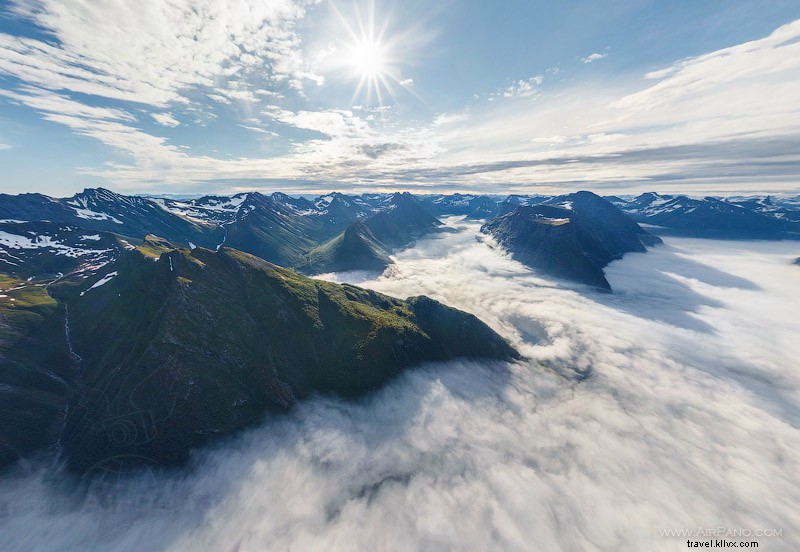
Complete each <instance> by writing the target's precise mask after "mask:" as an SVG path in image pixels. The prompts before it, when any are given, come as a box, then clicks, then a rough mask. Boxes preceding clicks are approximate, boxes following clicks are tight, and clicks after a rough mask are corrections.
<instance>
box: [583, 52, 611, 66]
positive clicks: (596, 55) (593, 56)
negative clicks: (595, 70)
mask: <svg viewBox="0 0 800 552" xmlns="http://www.w3.org/2000/svg"><path fill="white" fill-rule="evenodd" d="M607 57H608V54H601V53H600V52H595V53H593V54H589V55H588V56H586V57H585V58H581V61H582V62H583V63H586V64H589V63H592V62H595V61H598V60H601V59H603V58H607Z"/></svg>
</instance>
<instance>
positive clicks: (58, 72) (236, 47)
mask: <svg viewBox="0 0 800 552" xmlns="http://www.w3.org/2000/svg"><path fill="white" fill-rule="evenodd" d="M304 6H305V2H304V1H302V0H298V1H297V2H295V1H293V0H275V1H272V2H269V3H264V2H258V1H255V0H234V1H233V2H227V3H219V2H216V1H214V0H201V1H200V2H196V1H191V2H190V1H188V0H179V1H177V2H169V3H164V2H156V1H135V2H134V1H124V2H116V3H105V4H92V5H91V6H90V5H87V4H86V3H84V2H80V1H79V0H66V1H58V2H56V1H53V0H16V1H15V2H13V3H12V6H11V7H12V9H13V10H14V11H15V13H16V14H17V15H18V16H21V17H25V18H27V19H30V20H32V21H34V22H35V23H36V24H37V25H39V26H40V27H41V28H43V29H45V30H46V31H47V32H49V33H50V34H52V36H53V37H54V38H55V39H56V40H57V45H55V44H49V43H45V42H43V41H40V40H36V39H32V38H24V37H15V36H11V35H8V34H3V33H0V73H5V74H7V75H12V76H15V77H17V78H19V79H20V80H22V81H25V82H28V83H29V84H34V85H37V86H40V87H43V88H51V89H53V90H59V89H63V90H69V91H72V92H80V93H85V94H91V95H96V96H103V97H106V98H111V99H115V100H126V101H131V102H137V103H146V104H150V105H153V106H157V107H164V106H165V105H167V104H168V103H170V102H185V101H187V100H186V98H185V97H184V95H183V94H184V93H185V92H186V91H188V90H190V89H192V88H195V87H209V86H214V85H215V84H216V83H217V81H218V80H219V79H220V78H224V77H225V76H226V75H227V76H229V75H233V74H236V73H241V72H248V71H259V72H263V71H267V74H268V75H269V77H270V78H272V79H274V80H278V81H280V80H285V79H287V78H289V76H290V75H293V74H294V73H296V72H302V71H303V70H304V66H303V62H302V58H301V57H300V55H299V53H298V52H297V50H296V48H295V46H296V45H297V43H298V40H299V39H298V37H297V36H296V34H295V32H294V30H293V25H294V22H295V21H296V20H297V19H298V18H300V17H301V16H302V15H303V13H304Z"/></svg>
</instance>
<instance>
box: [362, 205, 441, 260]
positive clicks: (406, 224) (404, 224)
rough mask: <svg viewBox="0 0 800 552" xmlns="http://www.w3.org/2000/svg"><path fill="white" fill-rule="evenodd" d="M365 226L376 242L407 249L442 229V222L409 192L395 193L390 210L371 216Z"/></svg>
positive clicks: (389, 206)
mask: <svg viewBox="0 0 800 552" xmlns="http://www.w3.org/2000/svg"><path fill="white" fill-rule="evenodd" d="M364 224H365V225H366V226H367V228H369V230H370V232H372V235H373V236H375V239H377V240H378V241H379V242H380V243H382V244H384V245H385V246H387V247H389V248H401V247H406V246H408V245H410V244H411V243H413V242H414V241H415V240H416V239H417V238H420V237H422V236H424V235H425V234H428V233H430V232H433V231H435V230H437V229H438V228H441V226H442V223H441V222H439V219H437V218H436V217H434V216H433V215H431V214H430V213H428V211H426V210H425V208H424V207H423V206H422V204H421V203H420V202H419V201H418V200H417V199H416V198H415V197H414V196H412V195H411V194H410V193H408V192H403V193H399V192H398V193H395V194H393V195H392V196H391V198H390V199H389V201H388V209H387V210H384V211H380V212H378V213H376V214H375V215H373V216H371V217H369V218H368V219H366V220H365V221H364Z"/></svg>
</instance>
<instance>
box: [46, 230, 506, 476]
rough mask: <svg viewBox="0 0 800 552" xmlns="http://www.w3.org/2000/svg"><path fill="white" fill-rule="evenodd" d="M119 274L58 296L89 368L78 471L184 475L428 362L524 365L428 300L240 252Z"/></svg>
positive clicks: (75, 449)
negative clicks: (143, 466) (280, 422)
mask: <svg viewBox="0 0 800 552" xmlns="http://www.w3.org/2000/svg"><path fill="white" fill-rule="evenodd" d="M154 261H155V262H154ZM108 268H109V269H110V268H112V267H108ZM113 268H114V270H113V271H109V273H108V274H105V275H102V277H100V278H99V279H97V280H96V281H93V283H92V282H87V281H84V282H79V283H75V282H71V281H69V280H63V281H60V282H59V283H58V284H57V285H54V286H53V290H52V293H53V294H54V296H56V297H58V299H59V300H60V301H61V302H63V304H65V305H67V306H68V308H69V328H70V332H69V335H70V336H71V343H72V347H73V349H74V351H75V357H76V358H79V359H80V364H81V373H82V381H81V385H80V387H79V391H78V397H77V399H76V400H75V401H73V403H72V405H71V407H70V408H69V413H68V415H67V418H66V426H65V430H64V432H63V435H62V437H61V443H62V445H63V449H64V454H65V458H66V460H67V463H68V466H69V467H70V468H71V469H72V470H76V471H78V472H85V471H87V470H90V471H91V470H92V469H93V467H97V466H98V465H101V464H102V463H103V462H104V461H105V460H106V459H108V458H110V457H113V458H114V461H115V462H117V463H119V462H126V463H131V464H137V463H141V462H146V461H150V462H156V463H158V464H162V465H172V464H177V463H181V462H183V461H185V460H186V458H187V455H188V452H189V450H190V449H191V448H192V447H195V446H197V445H199V444H202V443H204V442H206V441H208V440H210V439H212V438H216V437H220V436H223V435H227V434H230V433H232V432H234V431H236V430H238V429H240V428H243V427H246V426H248V425H251V424H253V423H256V422H258V421H259V420H261V418H262V416H263V415H264V413H265V412H269V411H282V410H285V409H286V408H289V407H290V406H291V405H292V404H293V403H294V402H296V401H298V400H301V399H303V398H305V397H308V396H309V395H311V394H313V393H335V394H338V395H341V396H344V397H355V396H358V395H361V394H363V393H365V392H367V391H369V390H372V389H375V388H377V387H379V386H380V385H382V384H383V383H385V382H386V381H387V380H388V379H390V378H392V377H394V376H396V375H397V374H399V373H400V372H401V371H402V370H404V369H405V368H408V367H410V366H413V365H416V364H419V363H421V362H426V361H441V360H446V359H450V358H455V357H485V358H513V357H515V356H516V353H515V351H514V350H513V349H512V348H511V347H510V346H509V345H508V344H507V343H506V342H505V341H504V340H503V339H502V338H501V337H500V336H498V335H497V334H496V333H494V332H493V331H492V330H491V329H489V327H488V326H486V325H485V324H483V323H482V322H480V321H479V320H478V319H477V318H475V317H474V316H472V315H469V314H466V313H463V312H460V311H457V310H455V309H451V308H449V307H446V306H444V305H442V304H440V303H438V302H436V301H433V300H431V299H428V298H426V297H414V298H410V299H407V300H399V299H394V298H391V297H388V296H385V295H381V294H379V293H376V292H373V291H368V290H364V289H360V288H357V287H354V286H350V285H337V284H333V283H329V282H324V281H320V280H312V279H309V278H306V277H304V276H301V275H300V274H298V273H296V272H294V271H292V270H289V269H285V268H281V267H278V266H276V265H273V264H271V263H268V262H266V261H264V260H262V259H259V258H257V257H254V256H251V255H248V254H245V253H242V252H239V251H236V250H233V249H229V248H224V247H223V248H221V249H220V250H219V251H216V252H215V251H211V250H208V249H203V248H196V249H194V250H191V251H190V250H186V249H170V248H169V245H168V244H166V243H165V242H163V241H161V242H158V241H157V240H155V241H149V242H148V247H147V248H145V249H144V250H143V249H142V248H140V249H137V250H135V251H125V252H123V253H122V255H121V256H120V258H119V260H118V261H117V263H116V264H115V265H114V267H113ZM101 272H102V271H101ZM90 283H91V284H92V285H91V286H90V285H89V284H90Z"/></svg>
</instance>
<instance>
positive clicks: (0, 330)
mask: <svg viewBox="0 0 800 552" xmlns="http://www.w3.org/2000/svg"><path fill="white" fill-rule="evenodd" d="M0 294H2V295H6V297H0V466H2V465H3V464H5V463H7V462H10V461H13V460H15V459H16V458H18V457H19V456H21V455H25V454H27V453H30V452H31V451H33V450H36V449H38V448H41V447H44V446H47V445H48V444H49V443H51V442H53V441H54V440H55V438H57V435H58V432H59V431H60V428H61V419H62V413H63V409H64V406H65V404H66V401H67V398H68V395H69V392H70V387H71V386H70V383H69V382H70V380H71V379H72V377H73V376H74V374H75V368H76V366H75V363H74V361H73V360H72V358H71V357H70V355H69V350H68V348H67V343H66V339H65V337H64V310H63V307H62V306H60V305H59V304H58V303H57V302H56V301H55V300H54V299H52V298H51V297H50V296H49V295H48V294H47V291H46V290H45V288H44V286H43V285H42V284H35V283H31V282H26V281H24V280H19V279H16V278H13V277H10V276H8V275H4V274H0ZM12 299H13V301H12Z"/></svg>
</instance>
